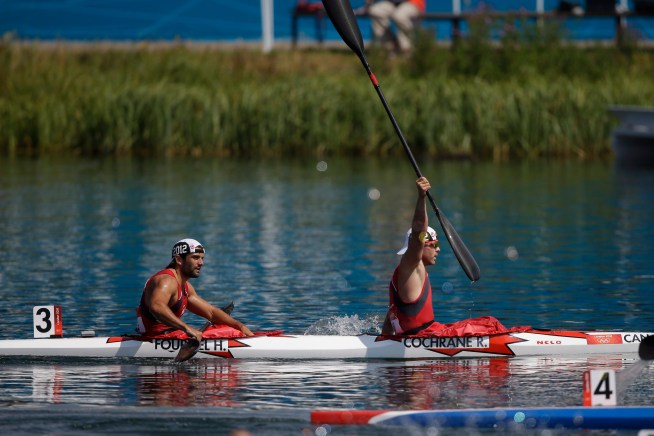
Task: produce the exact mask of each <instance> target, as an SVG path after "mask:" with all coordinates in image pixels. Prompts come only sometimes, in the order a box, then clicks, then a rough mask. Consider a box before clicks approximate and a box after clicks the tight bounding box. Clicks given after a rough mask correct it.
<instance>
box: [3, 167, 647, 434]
mask: <svg viewBox="0 0 654 436" xmlns="http://www.w3.org/2000/svg"><path fill="white" fill-rule="evenodd" d="M421 160H422V159H421ZM0 167H1V168H2V171H1V172H0V204H2V208H1V209H0V229H2V244H0V257H1V258H2V259H3V260H2V262H1V263H0V288H2V289H3V293H2V299H0V314H2V316H1V317H0V339H13V338H29V337H31V336H32V333H33V331H32V308H33V306H36V305H50V304H58V305H61V306H62V309H63V320H64V330H65V331H64V335H65V336H75V335H78V334H79V333H80V332H81V331H82V330H88V329H91V330H94V331H95V332H96V334H98V335H120V334H122V333H129V332H132V331H133V328H134V326H135V320H134V308H135V306H136V305H137V303H138V299H139V297H140V293H141V289H142V286H143V284H144V282H145V281H146V280H147V278H148V277H149V276H150V275H151V274H152V273H154V272H156V271H158V270H159V269H161V268H163V267H164V266H165V265H166V263H167V262H168V259H169V256H170V249H171V247H172V245H173V244H174V242H175V241H177V240H178V239H181V238H183V237H193V238H196V239H198V240H200V241H201V242H202V243H203V244H204V245H205V246H206V248H207V255H206V264H205V267H204V269H203V271H202V275H201V277H200V278H198V279H197V280H196V281H195V286H196V288H197V289H198V290H199V292H200V294H201V295H202V296H203V297H204V298H205V299H207V300H209V301H211V302H213V303H215V304H217V305H218V304H224V303H227V302H228V301H231V300H234V301H235V304H236V309H235V312H234V316H235V317H236V318H238V319H240V320H242V321H243V322H245V323H246V324H247V325H249V326H250V327H251V328H252V329H253V330H256V329H266V330H267V329H282V330H284V331H285V332H287V333H296V334H302V333H305V332H310V333H325V334H337V333H338V334H358V333H362V332H364V331H368V330H374V329H378V328H379V327H380V323H381V320H382V318H383V315H384V312H385V306H386V303H387V292H388V291H387V283H388V280H389V277H390V274H391V272H392V270H393V268H394V267H395V264H396V262H397V260H398V258H397V256H396V255H395V254H394V252H395V251H396V250H397V249H399V248H400V246H401V245H402V240H403V235H404V232H405V231H406V229H407V228H408V226H409V223H410V218H411V211H412V208H413V205H414V202H415V187H414V178H415V175H414V174H413V172H412V170H411V168H410V165H409V164H408V163H407V162H405V161H403V160H395V161H376V160H366V159H349V160H346V159H341V160H331V159H328V160H326V161H325V162H324V163H321V162H318V161H294V160H283V161H274V160H273V161H260V162H244V161H229V160H212V159H203V160H184V159H175V160H173V159H170V160H167V159H161V160H138V159H106V160H86V159H56V158H50V159H39V160H12V161H7V160H2V161H0ZM421 169H422V171H423V173H424V174H425V175H427V176H428V177H429V178H430V180H431V182H432V185H433V186H434V189H433V194H434V197H435V199H436V202H437V204H438V205H439V206H440V207H441V209H442V210H443V211H444V212H445V214H446V215H447V216H448V218H449V219H450V221H451V222H452V224H453V225H454V226H455V227H456V229H457V230H458V231H459V233H460V235H461V236H462V237H463V239H464V241H465V242H466V243H467V245H468V247H469V248H470V250H471V252H472V253H473V254H474V256H475V258H476V260H477V262H478V263H479V266H480V268H481V274H482V278H481V280H480V281H479V282H478V283H476V284H474V285H471V284H470V283H469V282H468V280H467V278H466V277H465V275H464V274H463V272H462V271H461V269H460V267H459V265H458V263H457V262H456V259H455V258H454V256H453V254H452V252H451V250H450V249H449V248H448V246H447V244H445V243H444V245H443V249H442V251H441V255H440V257H439V260H438V264H437V265H436V266H435V267H432V268H431V271H430V275H431V278H432V283H433V285H434V287H435V293H434V307H435V312H436V317H437V320H439V321H440V322H451V321H455V320H459V319H464V318H468V317H471V316H481V315H493V316H496V317H497V318H499V319H500V320H501V321H502V323H504V324H505V325H506V326H514V325H532V326H534V327H541V328H571V329H597V330H603V329H606V330H640V331H652V330H654V315H653V314H654V299H652V297H651V290H652V287H653V284H654V268H653V267H652V265H653V264H654V254H653V252H652V250H651V245H652V241H654V224H653V223H652V220H651V217H652V216H654V171H652V170H651V169H639V170H637V169H624V168H620V167H617V166H615V165H613V164H612V163H611V162H595V163H580V162H545V161H539V162H524V163H513V164H509V163H507V164H492V163H470V162H436V161H425V162H421ZM430 219H432V220H434V222H432V224H436V223H435V219H434V217H433V214H431V213H430ZM187 322H190V323H191V324H194V325H198V326H199V325H201V324H202V321H201V320H200V319H198V318H197V317H195V316H194V315H189V316H188V319H187ZM634 364H635V360H634V356H630V357H627V356H625V357H621V356H612V357H609V356H596V357H592V358H582V359H579V358H557V357H550V358H539V359H510V360H507V359H464V360H458V361H442V360H433V361H424V362H393V361H373V362H356V361H355V362H342V361H334V362H312V361H306V362H286V361H273V362H269V361H216V362H201V361H194V362H189V363H188V364H186V365H182V366H179V365H177V366H176V365H173V364H172V363H170V362H167V361H158V360H145V361H135V360H130V359H106V360H103V359H98V360H89V359H77V360H69V359H54V360H52V359H21V358H0V391H1V392H2V396H1V397H0V430H2V431H3V433H7V434H8V433H46V432H53V433H66V434H70V433H85V432H92V433H115V432H126V433H150V432H153V433H154V432H157V433H161V432H163V433H166V432H169V433H173V432H180V431H189V432H190V431H199V432H209V431H213V430H215V429H216V428H220V429H221V431H222V433H223V434H227V433H228V432H229V431H230V430H231V429H236V428H245V429H247V430H248V431H250V432H251V433H252V434H279V433H286V434H296V433H301V432H303V431H305V430H306V431H309V432H310V434H314V433H315V434H325V433H324V432H325V431H327V433H333V434H344V433H346V434H362V432H363V434H366V433H365V432H370V433H368V434H377V433H376V431H374V430H362V429H359V428H340V427H338V426H335V427H332V428H329V429H325V428H317V427H314V426H312V425H311V424H310V423H309V422H308V411H309V410H312V409H317V408H353V409H409V408H466V407H502V406H506V407H527V406H578V405H580V404H581V386H582V373H583V371H584V370H586V369H589V368H598V367H610V368H614V369H616V370H617V371H619V372H623V371H626V370H628V369H629V368H632V367H633V365H634ZM652 398H654V370H653V369H652V368H649V369H644V370H643V371H642V372H641V373H639V374H637V375H636V377H634V378H633V379H632V380H630V381H629V383H628V384H625V391H624V393H623V394H622V395H621V397H620V403H621V404H625V405H652ZM160 416H165V417H167V418H168V419H159V418H158V417H160ZM377 431H378V430H377ZM219 433H220V432H219ZM389 434H390V433H389ZM416 434H423V433H420V432H417V433H416ZM424 434H426V433H424Z"/></svg>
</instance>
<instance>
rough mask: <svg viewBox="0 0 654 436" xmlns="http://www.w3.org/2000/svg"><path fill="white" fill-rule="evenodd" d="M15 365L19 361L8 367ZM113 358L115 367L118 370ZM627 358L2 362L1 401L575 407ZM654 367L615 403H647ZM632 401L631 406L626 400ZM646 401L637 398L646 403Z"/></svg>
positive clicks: (256, 406) (627, 362) (622, 366)
mask: <svg viewBox="0 0 654 436" xmlns="http://www.w3.org/2000/svg"><path fill="white" fill-rule="evenodd" d="M12 360H14V361H15V360H17V359H15V358H14V359H12ZM115 360H116V359H114V361H115ZM634 362H635V360H634V358H633V357H630V358H624V359H623V358H621V357H620V356H612V357H602V356H599V357H598V356H595V357H592V358H570V357H567V358H514V359H507V358H479V359H453V360H428V361H333V362H332V361H306V362H302V361H301V362H295V361H255V360H252V361H238V360H229V361H222V360H218V361H213V360H211V361H200V360H198V361H192V362H189V363H188V364H184V365H175V364H171V363H168V362H165V361H155V360H151V361H150V362H148V361H145V362H143V361H141V362H136V361H134V360H129V359H128V360H123V361H120V363H111V362H110V361H109V360H107V362H104V363H98V362H97V361H95V360H94V361H90V360H89V361H79V360H78V361H77V362H73V363H70V362H69V363H63V362H62V363H59V364H51V363H49V362H48V361H47V360H46V359H42V361H34V362H32V363H28V364H22V363H11V360H9V361H7V359H5V363H3V362H0V366H1V368H2V374H3V377H2V381H1V382H0V388H1V389H2V392H3V394H4V401H13V402H15V403H22V402H34V403H53V404H87V405H114V406H124V405H138V406H176V407H177V406H193V407H240V408H249V409H260V408H261V409H266V408H268V409H270V408H286V407H295V408H307V409H315V408H351V409H365V408H381V409H385V408H388V409H445V408H475V407H505V406H506V407H509V406H517V407H528V406H548V405H553V404H556V405H558V406H578V405H580V404H581V398H582V397H581V386H582V374H583V371H584V370H586V369H597V368H611V369H614V370H616V372H618V373H620V372H621V371H625V372H628V371H627V370H626V368H629V367H631V366H633V365H634V364H635V363H634ZM653 380H654V368H653V369H649V370H647V369H646V370H644V371H643V372H642V373H640V374H638V378H637V380H633V378H632V379H631V383H633V384H634V385H635V386H634V387H636V388H638V389H641V390H642V389H645V391H646V392H641V393H638V392H636V393H635V394H634V393H632V392H631V391H630V390H629V388H628V387H627V386H624V388H625V389H624V390H623V392H624V393H623V394H622V395H623V397H622V398H620V399H619V401H621V402H623V403H625V404H628V403H630V402H631V401H638V395H652V394H654V391H653V390H652V389H654V388H653V386H654V384H653V383H652V381H653ZM630 396H631V397H632V398H630ZM644 398H645V397H643V398H641V399H644Z"/></svg>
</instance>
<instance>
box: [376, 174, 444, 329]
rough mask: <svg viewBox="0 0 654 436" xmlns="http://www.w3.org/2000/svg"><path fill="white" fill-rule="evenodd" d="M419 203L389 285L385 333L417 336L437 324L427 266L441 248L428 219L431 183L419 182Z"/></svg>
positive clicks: (432, 261)
mask: <svg viewBox="0 0 654 436" xmlns="http://www.w3.org/2000/svg"><path fill="white" fill-rule="evenodd" d="M416 186H417V188H418V201H417V203H416V209H415V211H414V213H413V222H412V224H411V228H410V229H409V231H408V232H407V234H406V239H405V241H404V246H403V247H402V249H401V250H400V251H398V252H397V254H400V255H402V258H401V259H400V263H399V264H398V265H397V267H396V268H395V271H394V272H393V278H392V279H391V283H390V285H389V293H390V305H389V308H388V313H387V315H386V319H385V320H384V326H383V327H382V334H385V335H399V334H415V333H418V332H419V331H421V330H423V329H425V328H427V327H429V326H430V325H431V324H432V323H433V322H434V309H433V307H432V291H431V284H430V283H429V275H428V274H427V269H426V267H427V266H430V265H434V264H435V263H436V257H438V252H439V251H440V248H439V247H438V237H437V236H436V231H435V230H434V229H433V228H431V227H429V225H428V219H427V204H426V198H427V191H428V190H429V188H430V187H431V185H430V184H429V180H427V179H426V178H425V177H420V178H419V179H418V180H416Z"/></svg>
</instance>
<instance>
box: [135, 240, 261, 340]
mask: <svg viewBox="0 0 654 436" xmlns="http://www.w3.org/2000/svg"><path fill="white" fill-rule="evenodd" d="M204 254H205V250H204V247H203V246H202V244H200V243H199V242H198V241H196V240H195V239H182V240H181V241H178V242H177V243H176V244H175V245H174V246H173V251H172V260H171V261H170V263H169V264H168V266H167V267H166V269H164V270H162V271H159V272H158V273H156V274H155V275H153V276H152V277H150V279H149V280H148V281H147V282H146V284H145V288H144V289H143V295H142V296H141V302H140V304H139V307H138V308H137V310H136V312H137V324H138V325H137V330H138V331H139V333H141V334H143V335H146V336H157V335H165V334H167V333H170V332H173V331H175V330H181V331H183V332H185V333H186V334H187V335H188V336H190V337H194V338H196V339H197V340H200V339H201V338H202V332H201V331H200V330H197V329H195V328H193V327H191V326H189V325H188V324H186V323H185V322H184V321H182V319H181V317H182V315H183V314H184V311H185V310H186V308H188V310H190V311H191V312H192V313H194V314H196V315H198V316H201V317H203V318H206V319H207V320H209V321H210V322H211V323H212V324H214V325H218V324H222V325H227V326H230V327H233V328H235V329H237V330H240V331H241V332H242V333H243V334H244V335H245V336H252V332H251V331H250V329H249V328H247V327H246V326H245V324H243V323H241V322H239V321H237V320H235V319H234V318H232V317H231V316H229V315H228V314H227V313H225V312H224V311H223V310H222V309H219V308H217V307H214V306H212V305H211V304H209V303H208V302H207V301H205V300H203V299H202V298H200V296H199V295H198V294H197V292H196V291H195V288H194V287H193V285H192V284H191V283H189V279H192V278H197V277H199V276H200V269H201V268H202V266H203V265H204Z"/></svg>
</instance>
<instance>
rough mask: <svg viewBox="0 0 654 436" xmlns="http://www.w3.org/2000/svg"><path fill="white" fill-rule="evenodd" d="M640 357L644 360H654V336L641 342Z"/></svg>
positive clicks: (639, 347)
mask: <svg viewBox="0 0 654 436" xmlns="http://www.w3.org/2000/svg"><path fill="white" fill-rule="evenodd" d="M638 356H639V357H640V358H641V359H642V360H654V335H653V336H648V337H646V338H645V339H643V340H642V341H641V342H640V345H639V346H638Z"/></svg>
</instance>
